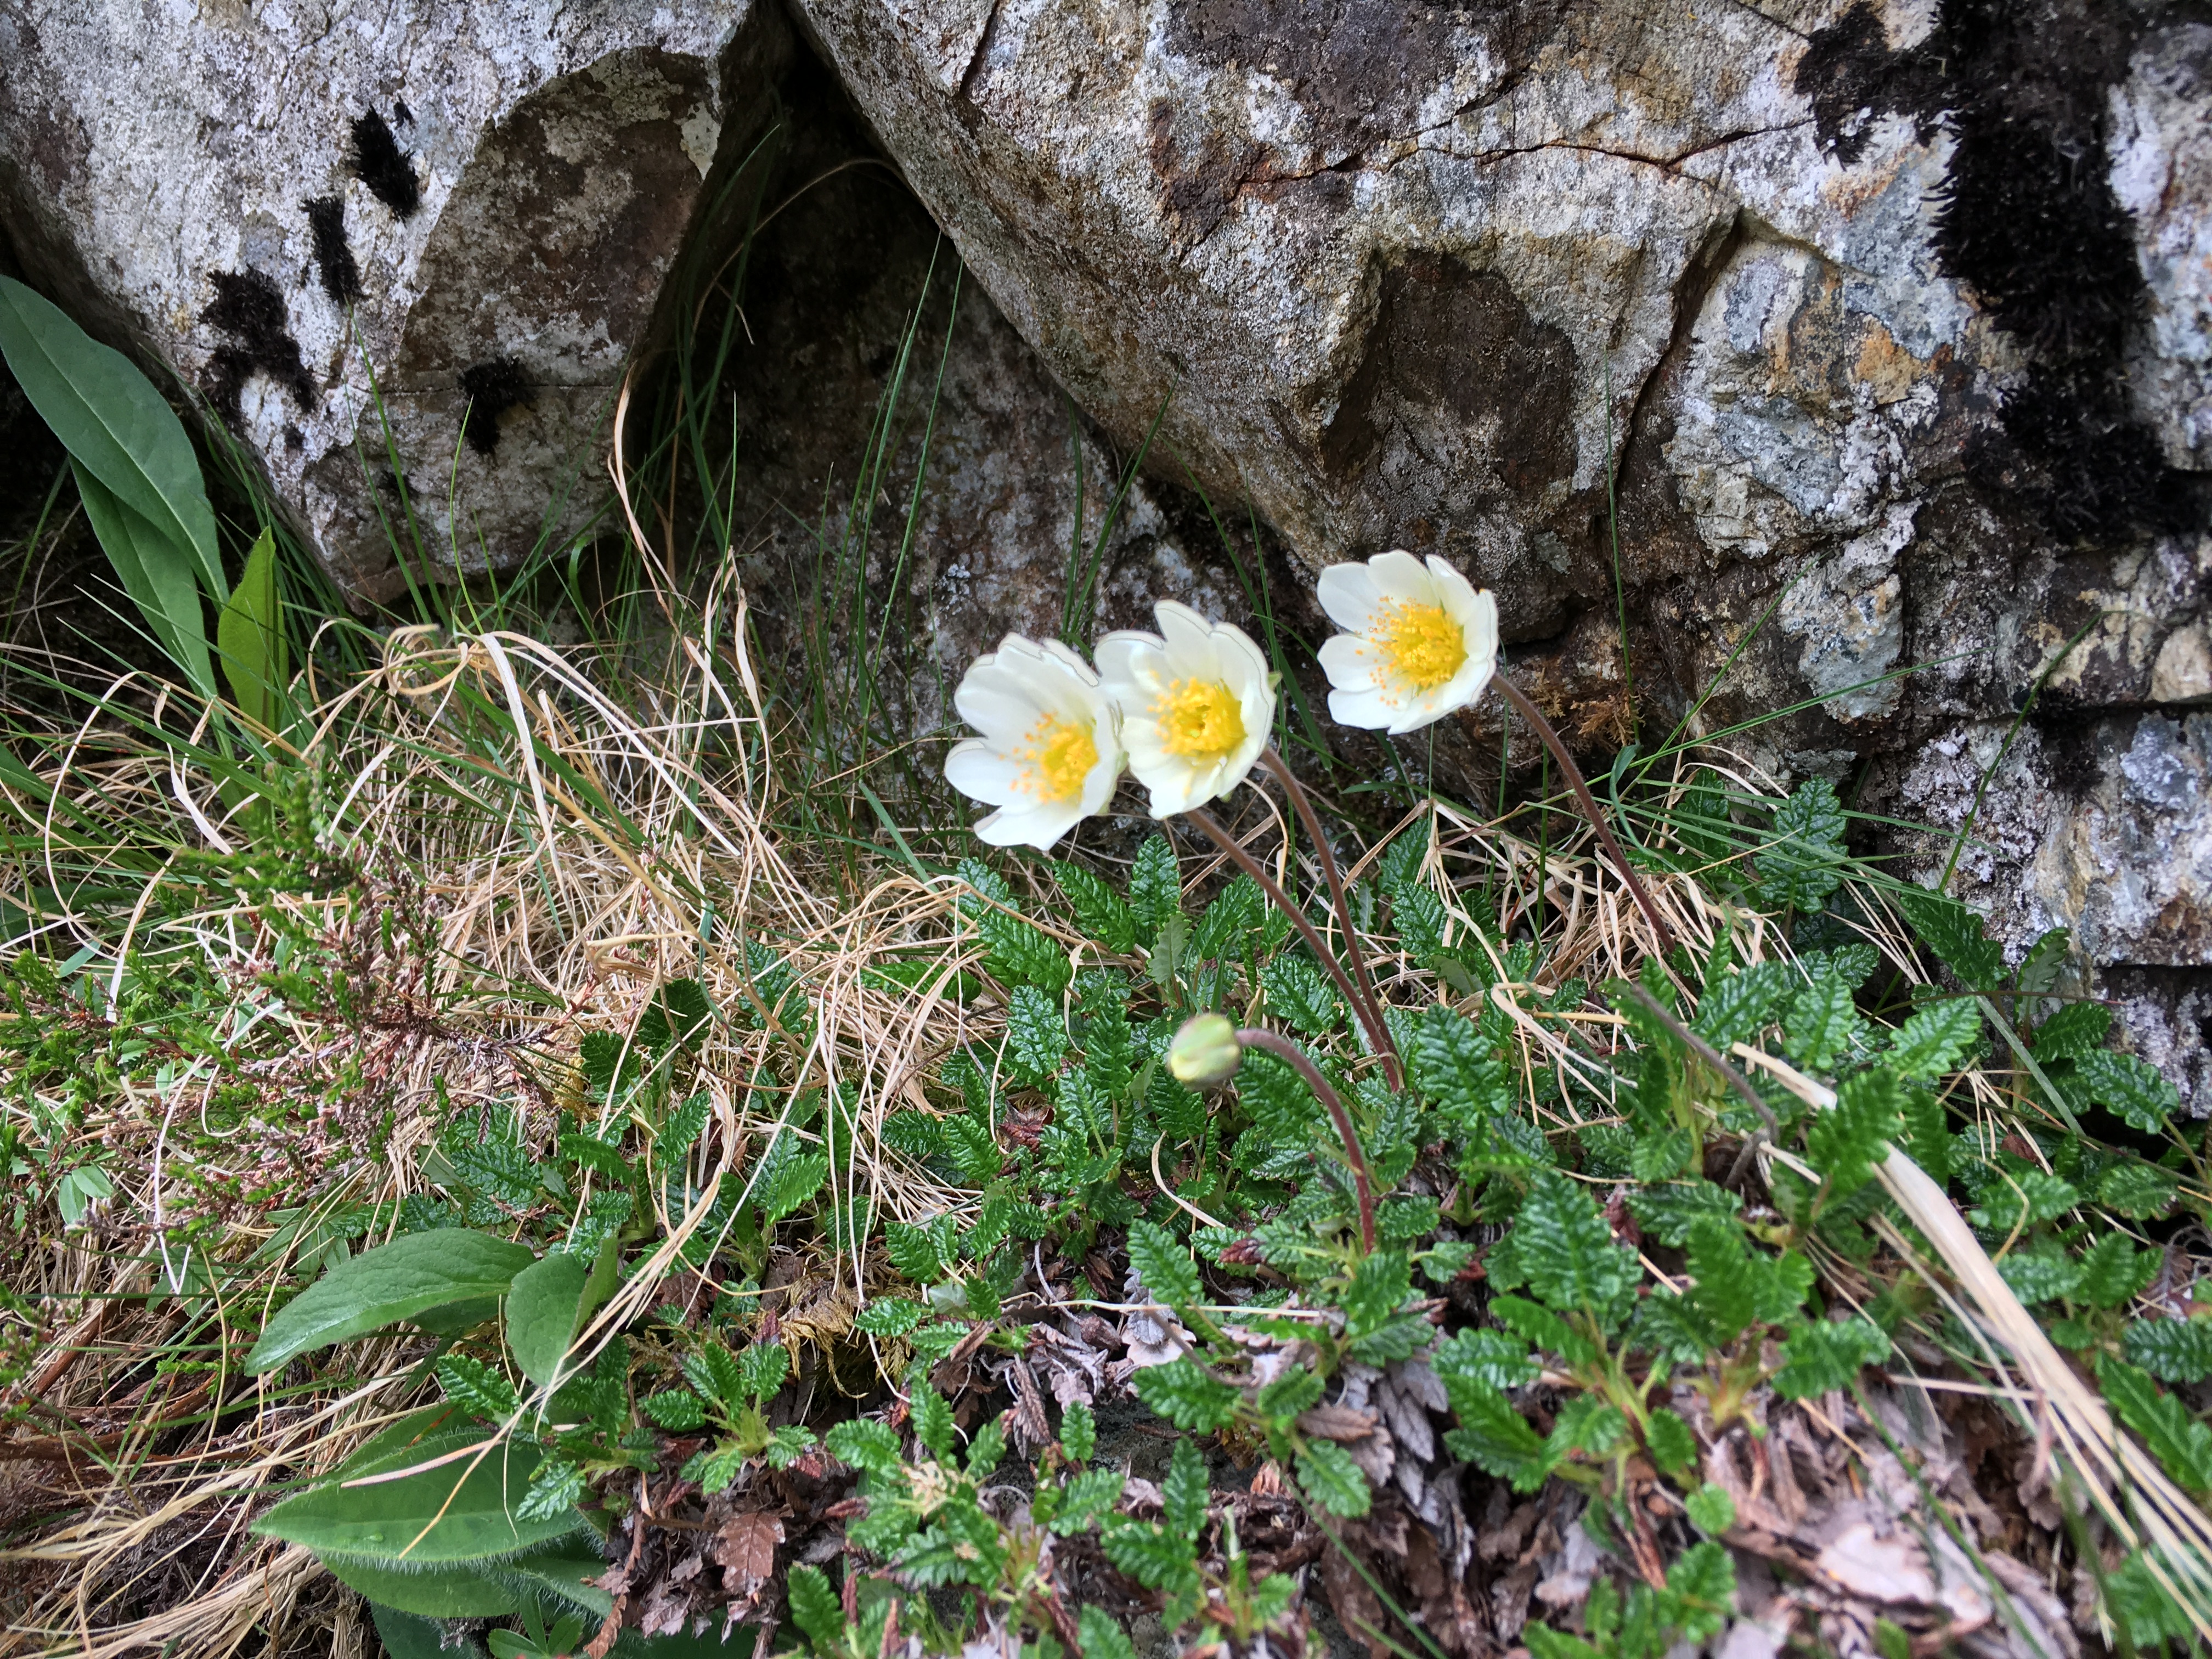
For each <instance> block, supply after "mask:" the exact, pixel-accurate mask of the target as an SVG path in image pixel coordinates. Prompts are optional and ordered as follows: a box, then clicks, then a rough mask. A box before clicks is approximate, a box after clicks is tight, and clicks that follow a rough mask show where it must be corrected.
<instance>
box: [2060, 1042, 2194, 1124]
mask: <svg viewBox="0 0 2212 1659" xmlns="http://www.w3.org/2000/svg"><path fill="white" fill-rule="evenodd" d="M2074 1075H2075V1078H2076V1079H2079V1080H2080V1082H2081V1085H2083V1086H2084V1087H2085V1088H2086V1089H2087V1091H2088V1093H2089V1098H2090V1099H2092V1100H2093V1101H2095V1102H2096V1103H2098V1104H2099V1105H2100V1106H2109V1107H2110V1108H2112V1110H2113V1111H2115V1112H2117V1113H2118V1114H2119V1115H2121V1116H2122V1117H2123V1118H2124V1119H2126V1120H2127V1122H2128V1126H2129V1127H2130V1128H2133V1129H2137V1130H2140V1131H2141V1132H2142V1133H2144V1134H2147V1135H2154V1134H2163V1133H2165V1132H2166V1121H2167V1120H2168V1119H2169V1118H2171V1117H2172V1115H2174V1114H2175V1113H2176V1112H2178V1111H2179V1110H2180V1109H2181V1097H2180V1095H2179V1093H2178V1092H2177V1091H2175V1089H2174V1086H2173V1085H2172V1084H2171V1083H2169V1082H2168V1081H2166V1075H2165V1073H2162V1072H2160V1070H2159V1069H2158V1068H2157V1067H2156V1066H2152V1065H2150V1064H2148V1062H2146V1061H2144V1060H2138V1059H2136V1056H2135V1055H2133V1054H2114V1053H2113V1052H2112V1050H2111V1049H2109V1048H2097V1049H2093V1050H2091V1051H2090V1052H2089V1053H2088V1054H2083V1055H2082V1056H2081V1058H2080V1059H2079V1060H2075V1062H2074Z"/></svg>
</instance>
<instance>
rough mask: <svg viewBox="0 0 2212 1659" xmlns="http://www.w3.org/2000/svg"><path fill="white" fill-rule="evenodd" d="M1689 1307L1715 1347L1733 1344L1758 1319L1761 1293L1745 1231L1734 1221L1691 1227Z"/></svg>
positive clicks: (1704, 1222) (1706, 1220)
mask: <svg viewBox="0 0 2212 1659" xmlns="http://www.w3.org/2000/svg"><path fill="white" fill-rule="evenodd" d="M1689 1267H1690V1276H1691V1277H1692V1279H1695V1280H1696V1281H1697V1282H1696V1283H1695V1284H1694V1285H1692V1286H1691V1287H1690V1291H1689V1299H1690V1305H1691V1306H1692V1308H1693V1309H1695V1310H1697V1312H1698V1315H1699V1318H1700V1319H1701V1321H1702V1322H1703V1323H1704V1324H1705V1328H1706V1330H1707V1331H1708V1333H1710V1334H1711V1337H1712V1339H1713V1341H1714V1343H1715V1345H1716V1346H1718V1345H1720V1344H1722V1343H1726V1342H1731V1341H1734V1340H1735V1338H1736V1337H1737V1336H1738V1335H1739V1334H1741V1332H1742V1330H1743V1328H1744V1327H1745V1326H1747V1325H1748V1324H1750V1323H1751V1322H1752V1321H1753V1319H1755V1318H1757V1317H1758V1316H1759V1297H1758V1291H1757V1289H1756V1287H1755V1286H1754V1285H1753V1281H1752V1273H1751V1262H1750V1260H1749V1255H1748V1252H1747V1251H1746V1249H1744V1243H1743V1231H1742V1230H1741V1228H1739V1227H1738V1226H1737V1225H1736V1224H1735V1222H1733V1221H1722V1220H1718V1219H1717V1218H1713V1217H1711V1216H1705V1217H1701V1218H1699V1220H1697V1221H1695V1222H1693V1223H1692V1224H1691V1227H1690V1252H1689Z"/></svg>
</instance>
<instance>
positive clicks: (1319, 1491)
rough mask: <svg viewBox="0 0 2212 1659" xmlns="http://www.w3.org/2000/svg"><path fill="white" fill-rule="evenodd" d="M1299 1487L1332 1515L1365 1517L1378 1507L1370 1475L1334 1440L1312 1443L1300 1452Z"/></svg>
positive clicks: (1308, 1443) (1312, 1441)
mask: <svg viewBox="0 0 2212 1659" xmlns="http://www.w3.org/2000/svg"><path fill="white" fill-rule="evenodd" d="M1298 1485H1299V1486H1302V1487H1303V1488H1304V1491H1305V1495H1306V1496H1307V1497H1308V1498H1311V1499H1312V1500H1313V1501H1314V1502H1315V1503H1316V1504H1319V1505H1321V1507H1322V1508H1323V1509H1325V1510H1328V1512H1329V1513H1330V1514H1331V1515H1335V1516H1346V1517H1351V1516H1362V1515H1364V1514H1366V1513H1367V1511H1368V1510H1370V1508H1372V1507H1373V1506H1374V1503H1375V1494H1374V1493H1373V1492H1370V1490H1369V1489H1368V1486H1367V1476H1366V1474H1364V1472H1363V1471H1362V1470H1361V1469H1360V1467H1359V1465H1358V1464H1357V1463H1355V1462H1352V1454H1351V1453H1350V1452H1348V1451H1346V1450H1345V1449H1344V1448H1343V1447H1341V1446H1340V1445H1338V1444H1337V1443H1335V1442H1334V1440H1311V1441H1308V1442H1307V1443H1306V1444H1305V1446H1304V1448H1303V1449H1300V1451H1299V1453H1298Z"/></svg>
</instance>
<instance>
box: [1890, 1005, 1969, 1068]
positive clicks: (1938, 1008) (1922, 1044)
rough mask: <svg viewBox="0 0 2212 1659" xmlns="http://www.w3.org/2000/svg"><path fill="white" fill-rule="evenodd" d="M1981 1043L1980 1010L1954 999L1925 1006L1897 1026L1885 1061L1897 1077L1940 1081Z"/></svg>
mask: <svg viewBox="0 0 2212 1659" xmlns="http://www.w3.org/2000/svg"><path fill="white" fill-rule="evenodd" d="M1981 1039H1982V1010H1981V1006H1980V1005H1979V1004H1978V1003H1977V1002H1975V1001H1974V1000H1973V999H1972V998H1971V997H1954V998H1951V999H1949V1000H1946V1001H1942V1002H1933V1003H1929V1005H1928V1006H1926V1007H1924V1008H1922V1009H1921V1010H1920V1011H1919V1012H1917V1013H1915V1014H1913V1015H1912V1016H1911V1018H1908V1019H1907V1020H1906V1021H1905V1024H1902V1025H1900V1026H1899V1027H1898V1028H1897V1035H1896V1036H1894V1037H1893V1038H1892V1039H1891V1040H1890V1050H1889V1054H1888V1055H1887V1060H1888V1062H1889V1064H1890V1065H1892V1066H1894V1067H1896V1069H1897V1073H1898V1075H1899V1076H1900V1077H1907V1078H1934V1077H1942V1076H1944V1075H1945V1074H1946V1073H1950V1072H1954V1071H1956V1070H1958V1068H1959V1067H1960V1065H1961V1064H1963V1063H1964V1062H1965V1061H1966V1059H1967V1057H1968V1056H1969V1055H1971V1054H1972V1053H1973V1052H1974V1050H1975V1049H1976V1048H1978V1047H1979V1046H1980V1043H1981Z"/></svg>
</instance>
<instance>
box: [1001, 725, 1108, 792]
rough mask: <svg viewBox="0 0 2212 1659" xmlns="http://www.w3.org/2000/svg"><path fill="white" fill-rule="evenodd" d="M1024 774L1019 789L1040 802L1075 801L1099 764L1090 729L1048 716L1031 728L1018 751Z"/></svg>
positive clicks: (1096, 748) (1016, 751)
mask: <svg viewBox="0 0 2212 1659" xmlns="http://www.w3.org/2000/svg"><path fill="white" fill-rule="evenodd" d="M1015 758H1016V759H1017V760H1018V761H1020V762H1021V763H1023V765H1024V772H1023V774H1022V777H1021V781H1020V782H1019V783H1018V785H1017V786H1016V787H1018V788H1019V789H1020V790H1021V791H1022V792H1023V793H1024V794H1031V795H1035V796H1036V797H1037V798H1038V799H1041V800H1073V799H1075V798H1076V797H1077V796H1078V795H1079V794H1081V793H1083V781H1084V780H1085V778H1087V777H1089V776H1090V775H1091V768H1092V767H1094V766H1096V765H1097V764H1098V743H1097V738H1094V737H1093V736H1092V735H1091V727H1090V726H1089V725H1087V724H1085V723H1084V722H1082V721H1078V720H1059V719H1055V718H1054V716H1052V715H1050V714H1048V715H1046V716H1045V717H1044V718H1043V719H1042V720H1039V721H1038V722H1037V723H1036V725H1035V726H1031V727H1030V732H1029V739H1028V741H1027V742H1026V743H1025V744H1024V745H1023V746H1022V747H1021V748H1020V749H1018V750H1015Z"/></svg>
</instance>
